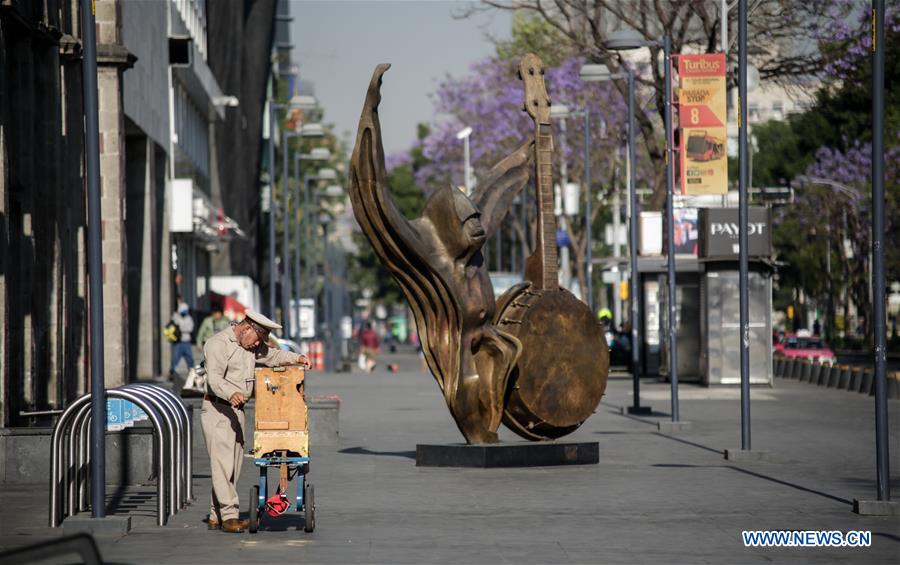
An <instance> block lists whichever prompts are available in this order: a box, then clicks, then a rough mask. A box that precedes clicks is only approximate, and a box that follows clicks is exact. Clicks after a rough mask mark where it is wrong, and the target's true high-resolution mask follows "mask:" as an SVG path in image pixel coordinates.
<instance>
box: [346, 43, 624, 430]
mask: <svg viewBox="0 0 900 565" xmlns="http://www.w3.org/2000/svg"><path fill="white" fill-rule="evenodd" d="M389 67H390V65H378V66H377V67H376V69H375V72H374V73H373V76H372V80H371V82H370V84H369V89H368V92H367V94H366V100H365V103H364V106H363V111H362V115H361V116H360V121H359V129H358V132H357V138H356V145H355V147H354V149H353V155H352V157H351V161H350V199H351V202H352V205H353V211H354V214H355V216H356V219H357V222H358V223H359V225H360V227H361V228H362V231H363V232H364V233H365V234H366V236H367V237H368V239H369V241H370V242H371V243H372V246H373V249H374V250H375V252H376V254H377V255H378V256H379V258H380V259H381V261H382V262H383V263H384V264H385V265H386V266H387V267H388V268H389V270H390V271H391V273H392V275H393V277H394V280H395V281H396V282H397V284H398V285H399V286H400V288H401V290H402V291H403V293H404V295H405V297H406V299H407V301H408V303H409V305H410V308H411V309H412V312H413V315H414V316H415V318H416V324H417V327H418V328H419V337H420V341H421V343H422V348H423V351H424V354H425V361H426V363H427V365H428V368H429V369H430V371H431V373H432V374H433V375H434V377H435V379H436V380H437V382H438V385H439V386H440V388H441V391H442V392H443V394H444V399H445V401H446V402H447V406H448V408H449V409H450V413H451V415H452V416H453V419H454V420H455V421H456V424H457V426H458V427H459V430H460V432H461V433H462V434H463V436H464V437H465V438H466V441H467V442H469V443H495V442H496V441H497V429H498V428H499V426H500V422H501V420H502V422H503V423H504V424H506V425H507V427H509V428H510V429H512V430H513V431H515V432H516V433H517V434H519V435H521V436H522V437H525V438H527V439H530V440H539V439H547V438H556V437H561V436H563V435H565V434H567V433H569V432H570V431H572V430H574V429H575V428H577V427H578V426H579V425H580V424H581V423H582V422H583V421H584V420H586V419H587V417H588V416H590V414H592V413H593V410H594V409H595V408H596V406H597V404H598V403H599V401H600V398H601V396H602V395H603V391H604V390H605V387H606V375H607V370H608V366H609V359H608V351H607V347H606V342H605V339H604V337H603V333H602V331H601V328H600V326H599V324H598V323H597V321H596V320H595V319H594V318H593V316H592V315H591V313H590V311H589V309H588V308H587V306H586V305H584V303H582V302H580V301H579V300H578V299H576V298H575V297H574V296H572V295H571V294H570V293H568V291H565V290H562V289H560V288H559V285H558V283H557V281H556V277H557V265H556V247H555V245H556V242H555V224H554V219H553V210H552V208H553V206H552V177H551V173H550V170H551V162H552V139H551V137H550V136H551V130H550V123H549V109H550V108H549V105H550V101H549V98H548V97H547V95H546V92H545V91H544V84H543V77H542V75H543V67H542V64H541V62H540V59H538V58H537V57H536V56H534V55H528V56H526V57H525V58H524V59H523V61H522V64H521V69H520V76H521V78H522V79H523V80H524V82H525V91H526V110H527V111H528V113H529V114H530V115H531V116H532V118H534V119H535V133H536V135H535V139H534V140H528V141H526V142H525V143H524V144H523V145H522V146H520V147H519V148H518V149H516V150H515V151H513V152H512V153H511V154H510V155H509V156H507V157H506V158H505V159H503V160H502V161H500V162H499V163H498V164H497V165H495V166H494V168H493V169H491V171H490V172H489V173H488V175H487V177H486V178H485V179H484V180H483V181H482V182H480V183H479V187H478V189H477V190H476V191H475V192H474V193H473V194H472V196H471V198H470V197H467V196H466V195H465V194H464V193H463V192H462V191H461V190H459V189H458V188H454V187H451V186H446V187H443V188H441V189H439V190H437V191H435V193H434V194H432V195H431V197H430V198H429V200H428V202H427V203H426V205H425V209H424V210H423V213H422V216H421V217H420V218H418V219H416V220H412V221H410V220H408V219H406V218H405V217H403V215H402V214H401V213H400V212H399V210H398V209H397V206H396V205H395V203H394V201H393V199H392V198H391V195H390V190H389V188H388V187H387V182H386V178H387V174H386V171H385V167H384V150H383V147H382V142H381V126H380V123H379V120H378V104H379V103H380V101H381V94H380V87H381V78H382V75H383V74H384V73H385V71H387V69H388V68H389ZM532 102H534V103H533V104H532ZM535 149H536V150H537V159H536V161H537V175H536V182H535V184H536V187H537V193H538V204H539V206H538V230H537V231H538V236H537V248H536V251H535V254H534V255H532V257H530V258H529V260H528V261H527V263H526V273H525V278H526V282H525V283H522V284H520V285H517V286H515V287H513V288H511V289H510V290H509V291H508V292H507V293H506V294H505V295H504V296H503V297H501V300H500V304H499V308H498V307H497V306H498V305H497V304H496V303H495V301H494V293H493V287H492V285H491V282H490V278H489V276H488V270H487V265H486V264H485V261H484V257H483V255H482V253H481V247H482V246H483V245H484V242H485V241H487V239H488V238H490V236H491V235H492V234H493V232H494V231H496V229H497V228H498V226H499V225H500V223H501V221H502V220H503V217H504V216H505V215H506V212H507V210H508V209H509V207H510V204H511V203H512V200H513V199H514V198H515V196H516V195H517V194H518V193H519V192H520V191H521V190H522V188H523V187H524V186H525V184H526V183H527V181H528V179H529V177H530V168H531V166H532V163H533V162H534V161H535V159H534V156H533V153H534V152H535ZM548 234H549V235H548ZM576 334H577V335H576ZM547 352H552V356H547V355H546V354H547ZM539 353H543V355H540V354H539Z"/></svg>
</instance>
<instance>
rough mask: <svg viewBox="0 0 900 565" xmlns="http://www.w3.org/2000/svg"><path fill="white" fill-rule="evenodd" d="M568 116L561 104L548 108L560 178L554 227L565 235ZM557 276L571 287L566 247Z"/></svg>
mask: <svg viewBox="0 0 900 565" xmlns="http://www.w3.org/2000/svg"><path fill="white" fill-rule="evenodd" d="M569 115H570V114H569V108H568V107H566V106H564V105H562V104H553V105H552V106H550V117H551V118H556V119H558V120H559V136H558V137H559V154H560V162H559V171H560V177H562V178H561V179H560V192H559V193H558V194H557V195H556V196H557V197H558V200H557V201H558V202H560V205H559V207H558V208H556V209H555V212H556V225H557V226H559V229H560V230H562V231H563V232H566V233H568V231H569V224H568V222H567V221H566V219H567V218H566V215H565V214H564V210H563V208H564V203H563V198H564V196H565V190H566V185H568V184H569V167H568V163H567V162H566V118H567V117H569ZM555 200H556V199H555ZM554 207H555V206H554ZM559 274H560V279H561V280H560V281H559V282H560V285H561V286H562V287H563V288H566V289H568V288H569V287H570V286H572V267H571V265H570V263H569V246H568V245H563V246H561V247H560V250H559Z"/></svg>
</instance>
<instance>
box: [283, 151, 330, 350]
mask: <svg viewBox="0 0 900 565" xmlns="http://www.w3.org/2000/svg"><path fill="white" fill-rule="evenodd" d="M330 158H331V151H330V150H329V149H328V148H327V147H316V148H314V149H313V150H312V151H310V152H309V153H294V192H293V198H294V202H295V203H296V204H295V205H294V209H295V210H296V208H297V205H298V204H299V203H300V180H301V179H300V161H301V160H305V161H327V160H328V159H330ZM303 192H304V197H305V196H306V189H305V186H304V191H303ZM307 208H308V199H306V200H305V202H304V205H303V217H304V218H305V217H306V212H307ZM304 223H305V222H303V221H301V222H298V224H304ZM305 228H306V226H305V225H295V226H294V272H293V275H294V276H295V277H296V279H297V282H296V284H294V285H292V288H293V291H294V292H293V294H294V302H295V303H296V304H297V310H296V312H297V315H296V319H297V326H296V330H297V333H296V335H295V337H299V335H300V325H299V324H300V310H299V308H300V298H301V293H300V291H301V288H300V282H301V280H300V254H301V250H300V230H301V229H305ZM292 311H293V310H292ZM288 335H291V334H290V332H288Z"/></svg>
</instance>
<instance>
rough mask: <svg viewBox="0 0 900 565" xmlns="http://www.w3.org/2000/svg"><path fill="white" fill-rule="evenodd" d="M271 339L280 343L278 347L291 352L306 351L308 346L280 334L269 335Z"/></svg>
mask: <svg viewBox="0 0 900 565" xmlns="http://www.w3.org/2000/svg"><path fill="white" fill-rule="evenodd" d="M269 337H270V339H271V340H273V341H275V343H276V344H278V349H280V350H282V351H289V352H291V353H306V348H305V347H302V346H301V345H300V344H299V343H297V342H296V341H293V340H290V339H285V338H280V337H278V336H275V335H272V336H269Z"/></svg>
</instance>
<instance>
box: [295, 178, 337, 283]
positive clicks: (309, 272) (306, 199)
mask: <svg viewBox="0 0 900 565" xmlns="http://www.w3.org/2000/svg"><path fill="white" fill-rule="evenodd" d="M335 179H337V171H335V170H334V169H331V168H324V169H319V172H318V173H316V174H314V175H312V174H307V175H305V176H304V177H303V223H304V224H305V225H306V226H307V232H306V235H307V239H306V273H305V274H306V277H305V278H306V285H308V288H307V289H306V290H307V291H308V292H309V294H310V295H312V293H313V291H314V289H315V281H314V280H313V278H314V276H313V266H314V265H315V260H314V259H313V251H314V250H313V248H314V247H315V245H314V238H313V236H314V234H315V229H314V228H313V226H312V222H313V218H315V216H313V215H312V214H311V212H313V211H318V209H319V199H318V195H316V194H313V195H312V198H313V202H312V204H310V192H311V190H310V185H311V184H312V182H314V181H320V180H335ZM315 274H316V275H318V273H315ZM301 286H302V285H301Z"/></svg>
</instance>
